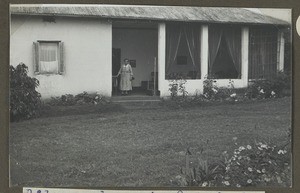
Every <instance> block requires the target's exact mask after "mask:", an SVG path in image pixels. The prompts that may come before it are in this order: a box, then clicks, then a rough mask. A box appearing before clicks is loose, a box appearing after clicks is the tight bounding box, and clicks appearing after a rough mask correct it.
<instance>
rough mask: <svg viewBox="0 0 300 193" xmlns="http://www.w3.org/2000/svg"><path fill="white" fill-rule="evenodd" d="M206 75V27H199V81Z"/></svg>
mask: <svg viewBox="0 0 300 193" xmlns="http://www.w3.org/2000/svg"><path fill="white" fill-rule="evenodd" d="M207 75H208V25H202V26H201V79H202V80H204V78H205V77H207Z"/></svg>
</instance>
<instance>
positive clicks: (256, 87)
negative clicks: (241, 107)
mask: <svg viewBox="0 0 300 193" xmlns="http://www.w3.org/2000/svg"><path fill="white" fill-rule="evenodd" d="M290 89H291V76H290V75H289V74H286V73H284V72H278V73H277V75H276V76H275V77H273V78H271V79H266V80H255V81H253V82H252V84H251V85H250V86H249V87H248V89H247V90H246V93H245V95H246V96H247V97H248V98H257V99H265V98H277V97H283V96H285V95H289V91H290Z"/></svg>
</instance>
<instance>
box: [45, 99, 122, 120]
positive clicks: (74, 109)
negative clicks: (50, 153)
mask: <svg viewBox="0 0 300 193" xmlns="http://www.w3.org/2000/svg"><path fill="white" fill-rule="evenodd" d="M125 111H126V109H125V108H124V107H123V106H121V105H120V104H114V103H107V104H99V105H93V104H85V105H72V106H51V105H44V106H42V108H41V111H40V116H39V117H40V118H43V117H62V116H69V115H85V114H99V113H114V112H125Z"/></svg>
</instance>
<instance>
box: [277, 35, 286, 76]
mask: <svg viewBox="0 0 300 193" xmlns="http://www.w3.org/2000/svg"><path fill="white" fill-rule="evenodd" d="M277 41H278V44H277V71H283V70H284V43H285V42H284V36H283V32H281V31H278V40H277Z"/></svg>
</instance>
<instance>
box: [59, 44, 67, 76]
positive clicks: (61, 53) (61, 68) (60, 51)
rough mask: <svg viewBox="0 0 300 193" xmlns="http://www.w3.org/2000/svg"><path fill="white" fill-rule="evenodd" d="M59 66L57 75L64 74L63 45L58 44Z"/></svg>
mask: <svg viewBox="0 0 300 193" xmlns="http://www.w3.org/2000/svg"><path fill="white" fill-rule="evenodd" d="M58 49H59V66H58V74H63V73H64V72H65V63H64V43H63V42H59V44H58Z"/></svg>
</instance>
